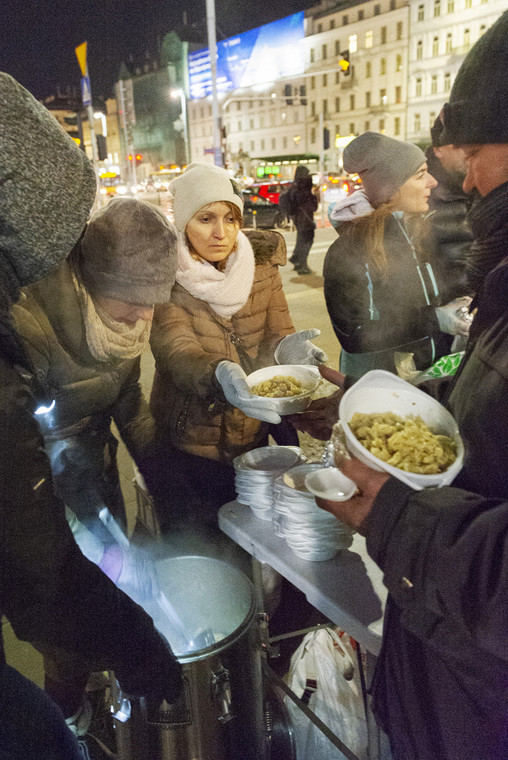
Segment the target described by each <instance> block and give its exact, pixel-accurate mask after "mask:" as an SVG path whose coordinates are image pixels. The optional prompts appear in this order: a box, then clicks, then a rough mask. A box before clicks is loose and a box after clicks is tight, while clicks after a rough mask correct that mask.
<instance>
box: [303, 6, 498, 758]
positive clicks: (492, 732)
mask: <svg viewBox="0 0 508 760" xmlns="http://www.w3.org/2000/svg"><path fill="white" fill-rule="evenodd" d="M507 70H508V12H505V13H504V14H503V16H501V18H500V19H498V21H497V22H496V23H495V24H494V25H493V26H492V27H491V29H490V30H489V31H488V32H486V34H485V35H484V36H483V37H482V38H481V39H480V41H479V42H478V43H477V44H476V45H475V46H474V47H473V49H472V50H471V52H470V53H469V55H468V56H467V58H466V59H465V61H464V63H463V65H462V67H461V68H460V70H459V73H458V75H457V78H456V81H455V83H454V86H453V89H452V92H451V97H450V103H449V105H448V106H447V107H446V108H445V112H444V127H445V128H444V132H443V138H442V139H443V143H444V144H453V145H456V146H458V147H460V148H461V149H462V150H463V152H464V156H465V159H466V164H467V174H466V178H465V180H464V191H465V192H471V191H472V190H473V189H476V190H477V191H478V193H479V194H480V196H481V198H480V200H479V202H478V203H477V204H476V205H475V207H474V209H473V210H472V212H471V214H470V222H471V227H472V231H473V236H474V243H473V245H472V249H471V250H472V256H471V263H472V265H473V266H472V270H471V274H472V277H473V282H474V287H475V289H476V296H475V300H474V304H473V305H475V306H476V307H477V309H478V311H477V315H476V317H475V319H474V321H473V324H472V327H471V332H470V339H469V343H468V346H467V349H466V356H465V358H464V360H463V362H462V364H461V366H460V367H459V370H458V373H457V375H456V377H455V379H454V382H453V384H452V387H451V391H450V392H449V395H448V398H447V402H446V403H447V405H448V407H449V409H450V410H451V412H452V413H453V415H454V417H455V419H456V421H457V423H458V426H459V429H460V433H461V436H462V439H463V441H464V444H465V450H466V454H465V459H464V467H463V469H462V471H461V473H460V474H459V475H458V477H457V478H456V480H455V481H454V483H453V484H452V486H449V487H445V488H440V489H428V490H424V491H418V492H417V491H413V490H412V489H411V488H410V487H409V486H406V485H405V484H403V483H402V482H400V481H399V480H397V479H395V478H392V477H389V476H388V475H387V474H385V473H383V472H374V471H373V470H371V469H370V468H369V467H366V466H365V465H363V464H362V463H361V462H359V461H358V460H357V459H351V458H348V455H347V453H346V452H344V451H342V452H340V451H338V452H337V454H336V463H337V464H338V465H339V466H340V467H341V469H342V470H343V472H344V473H345V474H346V475H348V476H349V477H350V478H352V479H353V480H354V481H355V482H356V484H357V486H358V489H359V491H358V493H357V495H356V496H354V497H353V498H352V499H350V500H348V501H344V502H332V501H324V500H320V499H318V500H317V502H318V504H319V506H321V507H322V508H324V509H327V510H328V511H330V512H332V513H333V514H335V515H336V516H337V517H338V518H339V519H340V520H342V521H344V522H346V523H348V524H349V525H351V526H353V527H355V528H356V529H357V530H359V532H361V533H362V534H363V535H365V536H366V538H367V548H368V551H369V553H370V555H371V556H372V557H373V558H374V559H375V560H376V562H377V563H378V564H379V566H380V567H381V568H382V569H383V571H384V574H385V575H384V578H385V584H386V586H387V587H388V589H389V592H390V593H389V597H388V603H387V608H386V614H385V625H384V633H383V647H382V651H381V654H380V657H379V660H378V663H377V669H376V673H375V676H374V681H373V687H372V689H373V706H374V710H375V713H376V716H377V718H378V721H379V723H380V725H381V726H382V727H383V728H384V729H385V730H386V731H387V733H388V735H389V738H390V744H391V748H392V752H393V755H394V757H395V759H396V760H409V759H411V760H414V759H415V758H418V760H480V758H481V760H505V759H506V758H507V757H508V710H507V705H508V636H507V630H508V477H507V473H508V424H507V420H508V80H507V78H506V71H507ZM323 375H325V376H326V377H327V378H328V379H334V380H335V382H336V383H337V384H338V385H342V386H343V385H344V377H343V376H342V377H340V376H339V375H338V373H333V371H327V370H324V371H323ZM339 393H340V392H339ZM319 413H323V410H322V409H321V410H320V411H319ZM317 416H318V411H316V410H315V411H314V419H313V420H312V423H313V425H314V431H315V432H316V427H317V419H316V418H317ZM321 421H322V422H323V419H322V420H321ZM308 427H309V426H307V429H308ZM324 427H325V426H324V425H323V426H322V431H323V432H324Z"/></svg>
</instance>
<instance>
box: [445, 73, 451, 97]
mask: <svg viewBox="0 0 508 760" xmlns="http://www.w3.org/2000/svg"><path fill="white" fill-rule="evenodd" d="M450 87H451V79H450V72H449V71H447V72H446V74H445V75H444V81H443V88H444V91H445V92H448V91H449V90H450Z"/></svg>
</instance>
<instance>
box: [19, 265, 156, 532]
mask: <svg viewBox="0 0 508 760" xmlns="http://www.w3.org/2000/svg"><path fill="white" fill-rule="evenodd" d="M13 316H14V319H15V323H16V328H17V331H18V333H19V335H20V336H21V338H22V340H23V342H24V344H25V348H26V350H27V352H28V354H29V356H30V359H31V361H32V363H33V365H34V367H35V370H36V375H37V380H38V382H39V384H40V385H41V386H42V387H43V389H44V392H45V397H44V399H41V400H40V401H41V403H42V401H44V404H45V406H48V404H50V403H51V402H54V407H53V408H52V409H50V411H48V412H46V413H45V414H40V415H38V420H39V422H40V424H41V427H42V431H43V435H44V439H45V443H46V452H47V454H48V456H49V457H50V461H51V467H52V470H53V477H54V480H55V484H56V487H57V490H58V493H59V495H60V497H61V498H62V499H63V500H64V501H65V503H66V505H67V506H68V507H70V509H72V511H73V512H74V513H75V514H76V515H77V516H78V517H79V518H84V517H85V516H92V515H96V514H97V513H98V512H99V510H100V509H102V507H104V506H106V507H108V508H109V509H110V511H111V512H112V514H114V515H119V516H122V511H123V503H122V497H121V490H120V484H119V475H118V467H117V462H116V450H117V447H118V442H117V440H116V438H115V436H114V435H113V433H112V432H111V422H112V421H113V422H114V423H115V425H116V427H117V429H118V431H119V433H120V435H121V436H122V440H123V441H124V443H125V444H126V446H127V448H128V450H129V452H130V454H131V455H132V457H133V459H134V461H135V462H136V463H138V464H141V465H142V462H143V459H145V458H146V457H147V456H149V455H151V454H152V446H153V440H154V422H153V418H152V415H151V413H150V410H149V408H148V404H147V402H146V400H145V399H144V397H143V394H142V391H141V387H140V384H139V372H140V369H139V364H140V363H139V358H136V359H123V360H115V359H112V360H111V361H109V362H99V361H97V360H96V359H94V357H93V356H92V354H91V353H90V350H89V348H88V345H87V341H86V334H85V325H84V320H83V315H82V311H81V308H80V305H79V302H78V298H77V294H76V291H75V288H74V285H73V283H72V279H71V273H70V268H69V265H68V263H67V262H64V263H63V264H62V265H61V266H60V268H59V269H58V270H56V271H55V272H54V273H52V274H51V275H48V276H47V277H45V278H44V279H43V280H40V281H39V282H36V283H34V284H33V285H31V286H29V287H27V288H25V290H24V291H23V293H22V297H21V299H20V301H19V302H18V303H17V304H16V305H15V306H14V307H13Z"/></svg>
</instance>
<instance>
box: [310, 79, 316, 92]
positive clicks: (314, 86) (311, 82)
mask: <svg viewBox="0 0 508 760" xmlns="http://www.w3.org/2000/svg"><path fill="white" fill-rule="evenodd" d="M310 89H311V90H315V89H316V77H311V78H310Z"/></svg>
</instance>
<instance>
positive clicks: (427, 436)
mask: <svg viewBox="0 0 508 760" xmlns="http://www.w3.org/2000/svg"><path fill="white" fill-rule="evenodd" d="M339 420H340V425H341V427H342V430H343V431H344V436H345V439H346V446H347V448H348V450H349V451H350V452H351V454H353V455H354V456H356V457H357V458H358V459H360V460H361V461H362V462H363V463H364V464H366V465H368V466H369V467H372V468H373V469H376V470H384V471H385V472H388V473H390V475H393V476H394V477H396V478H398V479H399V480H401V481H402V482H404V483H407V485H410V486H412V487H413V488H415V489H417V490H421V489H422V488H429V487H434V488H435V487H438V486H445V485H449V484H450V483H451V482H452V481H453V480H454V478H455V477H456V476H457V475H458V473H459V472H460V470H461V469H462V464H463V461H464V445H463V443H462V440H461V437H460V434H459V429H458V427H457V423H456V422H455V420H454V419H453V417H452V415H451V414H450V412H449V411H448V410H447V409H445V407H444V406H443V405H442V404H440V403H439V402H438V401H436V400H435V399H433V398H432V397H431V396H429V395H428V394H426V393H424V392H423V391H422V390H420V389H419V388H415V387H414V386H413V385H410V383H407V382H406V381H405V380H401V379H400V378H399V377H397V376H396V375H393V374H391V373H390V372H385V371H384V370H373V371H371V372H367V374H365V375H364V376H363V377H362V378H360V380H358V381H357V382H356V383H355V384H354V385H353V386H351V388H350V389H349V390H348V391H346V393H345V394H344V396H343V397H342V399H341V402H340V406H339ZM332 438H333V436H332Z"/></svg>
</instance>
